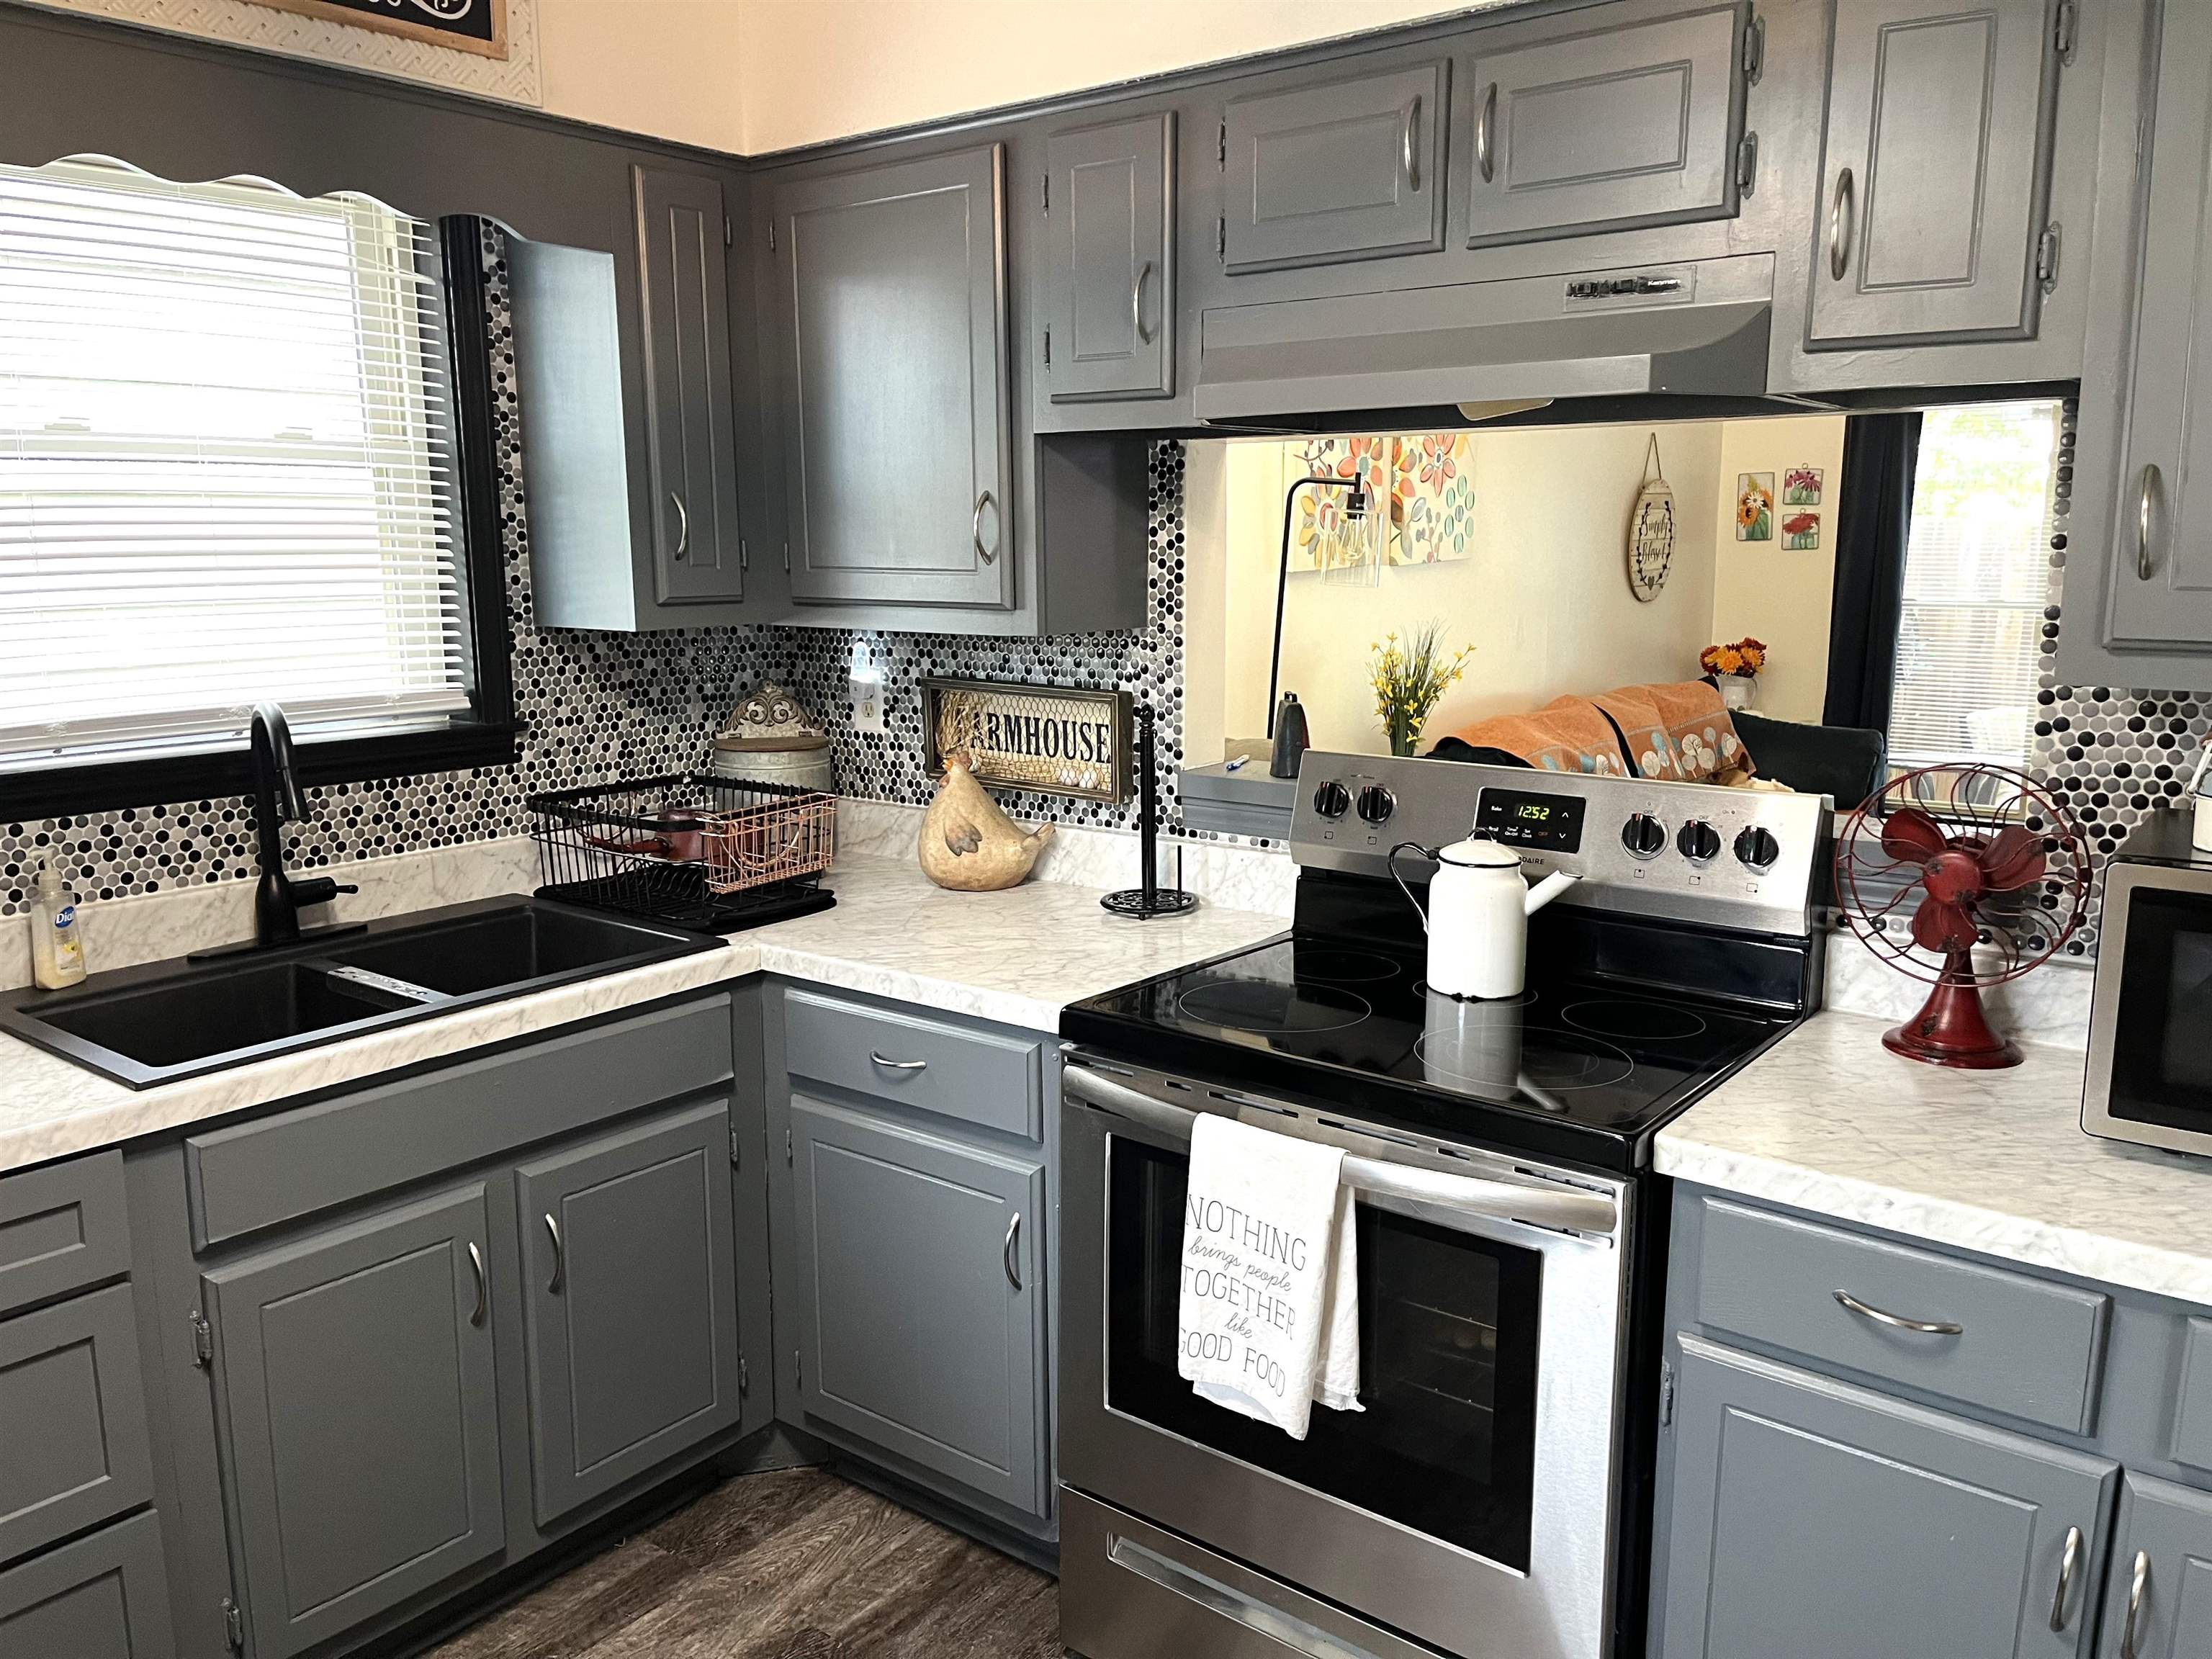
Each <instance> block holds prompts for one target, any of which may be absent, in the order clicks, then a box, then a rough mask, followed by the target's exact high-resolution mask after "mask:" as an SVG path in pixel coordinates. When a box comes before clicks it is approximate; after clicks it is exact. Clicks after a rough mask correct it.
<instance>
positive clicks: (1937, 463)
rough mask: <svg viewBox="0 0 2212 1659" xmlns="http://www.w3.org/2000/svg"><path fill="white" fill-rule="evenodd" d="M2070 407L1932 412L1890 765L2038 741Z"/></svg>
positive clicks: (1982, 758) (1970, 758) (2007, 750)
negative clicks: (2056, 513) (2059, 469)
mask: <svg viewBox="0 0 2212 1659" xmlns="http://www.w3.org/2000/svg"><path fill="white" fill-rule="evenodd" d="M2058 415H2059V410H2058V405H2057V404H2054V403H2021V404H1979V405H1974V406H1969V407H1964V408H1954V409H1939V410H1929V412H1928V414H1927V415H1926V416H1923V418H1922V422H1921V428H1920V453H1919V462H1918V466H1917V471H1916V472H1915V474H1914V477H1913V485H1912V525H1911V531H1910V532H1909V534H1908V538H1907V540H1906V543H1905V610H1904V615H1903V617H1901V618H1900V620H1899V628H1898V636H1897V677H1896V682H1895V695H1894V699H1893V702H1892V704H1891V711H1890V720H1889V752H1890V762H1891V764H1892V765H1893V767H1894V768H1896V769H1899V770H1907V769H1912V768H1916V767H1923V766H1936V765H1943V764H1949V763H1969V762H1977V761H1979V762H1986V763H1990V764H1991V765H1996V766H2008V767H2013V768H2021V767H2024V766H2026V765H2027V762H2028V759H2029V756H2030V752H2031V750H2032V749H2033V745H2034V741H2035V738H2034V728H2035V716H2036V702H2035V698H2036V690H2037V684H2036V682H2037V678H2038V674H2039V669H2040V666H2041V663H2042V654H2041V644H2042V638H2043V610H2044V606H2045V604H2046V603H2047V599H2046V598H2045V595H2046V593H2047V591H2048V585H2049V577H2050V568H2051V549H2050V536H2051V470H2052V468H2053V466H2054V465H2056V462H2057V449H2058Z"/></svg>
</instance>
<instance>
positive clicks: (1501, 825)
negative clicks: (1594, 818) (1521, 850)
mask: <svg viewBox="0 0 2212 1659" xmlns="http://www.w3.org/2000/svg"><path fill="white" fill-rule="evenodd" d="M1474 828H1475V833H1476V834H1478V835H1483V836H1489V837H1490V838H1491V839H1492V841H1498V842H1504V843H1505V844H1506V845H1507V846H1509V847H1526V848H1529V849H1530V850H1532V851H1534V852H1539V853H1578V852H1580V851H1581V850H1582V845H1583V800H1582V797H1581V796H1579V795H1547V794H1541V793H1537V792H1536V791H1534V790H1529V789H1486V790H1484V791H1483V792H1482V799H1481V801H1480V803H1479V804H1478V805H1476V807H1475V809H1474Z"/></svg>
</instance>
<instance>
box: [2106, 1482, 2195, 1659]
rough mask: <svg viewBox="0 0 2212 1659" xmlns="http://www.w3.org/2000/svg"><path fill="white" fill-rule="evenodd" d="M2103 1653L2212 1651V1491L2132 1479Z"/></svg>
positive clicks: (2137, 1655)
mask: <svg viewBox="0 0 2212 1659" xmlns="http://www.w3.org/2000/svg"><path fill="white" fill-rule="evenodd" d="M2098 1651H2099V1653H2100V1655H2102V1656H2104V1659H2201V1656H2203V1655H2204V1654H2207V1653H2212V1493H2206V1492H2192V1491H2191V1490H2190V1489H2189V1488H2188V1487H2186V1486H2172V1485H2169V1484H2168V1483H2167V1482H2166V1481H2163V1480H2150V1479H2149V1478H2148V1477H2147V1476H2143V1475H2139V1474H2130V1475H2129V1476H2128V1477H2127V1479H2126V1483H2125V1486H2124V1489H2123V1491H2122V1492H2121V1494H2120V1522H2119V1527H2118V1530H2117V1531H2116V1532H2115V1533H2114V1534H2113V1540H2112V1572H2111V1576H2110V1577H2109V1578H2108V1579H2107V1581H2106V1586H2105V1634H2104V1639H2103V1640H2102V1641H2101V1642H2100V1644H2098Z"/></svg>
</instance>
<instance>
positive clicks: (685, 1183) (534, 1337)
mask: <svg viewBox="0 0 2212 1659" xmlns="http://www.w3.org/2000/svg"><path fill="white" fill-rule="evenodd" d="M515 1197H516V1206H517V1210H518V1212H519V1213H518V1221H519V1224H520V1228H521V1233H522V1238H523V1241H524V1250H525V1261H526V1268H525V1272H526V1281H527V1287H528V1300H527V1302H526V1304H525V1313H524V1319H525V1324H526V1328H527V1332H528V1337H529V1354H530V1361H529V1376H530V1416H531V1468H532V1484H533V1487H534V1491H535V1495H536V1504H537V1511H536V1512H537V1516H538V1522H539V1524H540V1525H544V1523H546V1522H550V1521H552V1520H554V1519H555V1518H556V1517H557V1516H562V1515H565V1514H567V1513H568V1511H569V1510H573V1509H574V1508H576V1507H577V1506H578V1505H579V1504H582V1503H584V1502H586V1500H588V1499H590V1498H597V1497H599V1496H600V1495H601V1494H602V1493H605V1492H610V1491H611V1490H613V1489H614V1488H615V1487H616V1486H620V1485H621V1484H622V1483H623V1481H625V1480H629V1479H630V1478H631V1477H633V1476H635V1475H637V1474H642V1473H644V1472H645V1471H646V1470H647V1469H649V1468H652V1467H653V1465H654V1464H656V1463H659V1462H663V1461H664V1460H665V1459H667V1458H670V1457H672V1456H674V1455H676V1454H677V1453H678V1452H680V1451H682V1450H684V1449H685V1448H686V1447H688V1446H690V1445H693V1444H695V1443H697V1442H698V1441H700V1440H702V1439H705V1438H707V1437H709V1436H711V1435H714V1434H717V1433H720V1431H723V1430H725V1429H727V1428H729V1427H731V1426H732V1425H734V1424H735V1423H736V1422H737V1420H738V1406H739V1403H740V1402H739V1391H738V1331H737V1318H738V1292H737V1286H736V1283H735V1279H736V1272H735V1262H734V1257H733V1251H732V1233H731V1217H730V1109H729V1104H728V1103H727V1102H726V1101H725V1100H715V1101H712V1102H709V1103H705V1104H702V1105H697V1106H693V1107H690V1108H687V1109H684V1110H682V1111H678V1112H674V1113H671V1114H668V1115H665V1116H659V1117H654V1118H650V1119H648V1120H647V1121H645V1122H643V1123H641V1124H637V1125H635V1126H634V1127H629V1128H624V1129H622V1130H618V1131H617V1132H616V1133H612V1134H609V1135H605V1136H603V1137H601V1138H599V1139H593V1140H589V1141H586V1142H585V1143H584V1144H583V1145H582V1146H575V1147H572V1148H569V1149H568V1150H565V1151H562V1152H556V1153H555V1154H553V1155H552V1156H551V1157H549V1158H538V1159H537V1160H535V1161H534V1162H532V1163H528V1164H523V1165H522V1166H521V1168H520V1170H518V1171H517V1172H516V1177H515Z"/></svg>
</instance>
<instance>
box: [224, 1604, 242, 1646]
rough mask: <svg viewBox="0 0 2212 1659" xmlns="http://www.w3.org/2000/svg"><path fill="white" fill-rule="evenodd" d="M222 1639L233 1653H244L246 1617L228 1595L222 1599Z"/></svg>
mask: <svg viewBox="0 0 2212 1659" xmlns="http://www.w3.org/2000/svg"><path fill="white" fill-rule="evenodd" d="M222 1639H223V1641H224V1643H225V1644H226V1645H228V1647H229V1649H230V1650H231V1651H232V1652H233V1653H243V1652H245V1651H246V1615H245V1614H244V1613H240V1611H239V1608H238V1603H237V1602H235V1601H232V1600H231V1599H230V1597H228V1595H226V1596H224V1597H223V1598H222Z"/></svg>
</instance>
